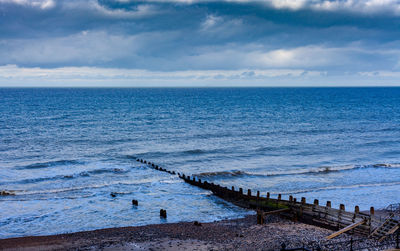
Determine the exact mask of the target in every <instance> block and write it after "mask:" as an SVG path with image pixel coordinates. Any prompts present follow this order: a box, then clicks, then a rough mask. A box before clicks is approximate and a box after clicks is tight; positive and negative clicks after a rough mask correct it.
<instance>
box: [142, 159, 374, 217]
mask: <svg viewBox="0 0 400 251" xmlns="http://www.w3.org/2000/svg"><path fill="white" fill-rule="evenodd" d="M136 160H137V161H138V162H141V163H144V164H147V165H149V166H151V167H152V168H154V169H156V170H158V171H163V172H167V173H169V174H172V175H175V174H178V176H179V177H180V178H181V179H183V180H185V181H186V182H188V183H190V184H192V185H195V186H198V187H202V188H205V189H209V190H211V191H213V192H214V193H216V194H218V195H220V196H221V195H225V194H224V192H228V193H232V192H234V194H237V192H236V191H235V188H234V187H233V186H232V189H231V190H229V189H228V188H227V187H221V186H220V185H215V184H214V183H208V182H207V181H204V183H203V182H202V181H201V179H198V180H197V181H196V179H195V177H193V180H191V179H190V177H189V176H186V175H185V174H180V173H176V172H175V171H169V170H167V169H165V168H162V167H159V166H158V165H155V164H154V163H151V162H149V161H146V160H143V159H138V158H136ZM238 193H239V195H240V196H242V195H243V188H239V191H238ZM227 195H228V194H227ZM247 197H249V198H251V197H252V195H251V189H248V190H247ZM255 198H256V199H257V201H258V200H259V199H261V196H260V191H257V196H256V197H255ZM266 199H267V200H269V199H270V193H269V192H268V193H267V196H266ZM277 200H278V201H280V200H282V195H281V194H278V199H277ZM296 200H297V199H296V198H294V197H293V196H292V195H290V196H289V202H294V203H296V202H297V201H296ZM301 204H306V198H305V197H302V198H301ZM314 205H319V201H318V200H317V199H315V200H314ZM326 207H328V208H331V207H332V203H331V201H327V202H326ZM339 210H341V211H345V205H344V204H340V206H339ZM359 212H360V208H359V206H355V208H354V213H356V214H358V213H359ZM374 214H375V209H374V207H371V208H370V215H374Z"/></svg>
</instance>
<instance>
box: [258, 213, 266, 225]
mask: <svg viewBox="0 0 400 251" xmlns="http://www.w3.org/2000/svg"><path fill="white" fill-rule="evenodd" d="M257 224H259V225H262V224H264V212H263V211H261V210H257Z"/></svg>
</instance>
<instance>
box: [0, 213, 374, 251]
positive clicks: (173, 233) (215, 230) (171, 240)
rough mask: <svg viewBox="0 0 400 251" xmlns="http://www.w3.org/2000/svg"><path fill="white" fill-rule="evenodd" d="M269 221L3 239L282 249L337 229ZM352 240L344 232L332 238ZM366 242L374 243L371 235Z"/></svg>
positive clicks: (23, 244)
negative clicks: (258, 223)
mask: <svg viewBox="0 0 400 251" xmlns="http://www.w3.org/2000/svg"><path fill="white" fill-rule="evenodd" d="M265 220H266V221H265V224H264V225H257V224H256V216H255V215H249V216H246V217H244V218H239V219H231V220H221V221H215V222H211V223H200V226H199V225H198V224H197V225H196V224H194V222H180V223H165V224H154V225H145V226H136V227H118V228H106V229H98V230H93V231H84V232H76V233H68V234H58V235H48V236H26V237H18V238H8V239H0V250H7V251H11V250H27V251H28V250H171V251H173V250H280V248H281V245H282V243H285V244H286V247H287V248H295V247H302V246H303V245H304V244H310V243H317V242H320V243H323V242H324V238H325V237H326V236H328V235H329V234H331V233H333V232H334V231H331V230H327V229H324V228H320V227H317V226H312V225H307V224H304V223H299V222H293V221H290V220H287V219H283V218H280V217H278V216H273V215H271V216H268V217H266V219H265ZM351 238H352V236H351V235H347V234H343V235H341V236H339V237H337V238H335V240H334V241H335V242H340V241H343V242H346V241H349V240H350V239H351ZM353 238H357V237H354V236H353ZM363 242H364V244H365V243H370V245H373V244H374V241H372V240H368V239H365V241H364V240H363ZM331 250H336V249H331ZM337 250H342V249H341V247H338V249H337ZM371 250H374V249H371ZM376 250H381V249H376Z"/></svg>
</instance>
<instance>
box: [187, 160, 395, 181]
mask: <svg viewBox="0 0 400 251" xmlns="http://www.w3.org/2000/svg"><path fill="white" fill-rule="evenodd" d="M364 168H365V169H366V168H400V164H397V163H396V164H385V163H382V164H373V165H344V166H321V167H317V168H311V169H310V168H302V169H294V170H282V171H271V172H267V173H249V172H244V171H239V170H233V171H221V172H204V173H199V174H194V176H198V177H215V178H229V177H236V176H247V177H273V176H290V175H307V174H309V175H314V174H315V175H318V174H328V173H334V172H344V171H350V170H355V169H364Z"/></svg>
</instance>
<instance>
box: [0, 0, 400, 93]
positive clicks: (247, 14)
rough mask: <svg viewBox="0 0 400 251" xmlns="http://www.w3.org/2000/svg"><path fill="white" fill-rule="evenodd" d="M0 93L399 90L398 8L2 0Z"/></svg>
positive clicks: (374, 2)
mask: <svg viewBox="0 0 400 251" xmlns="http://www.w3.org/2000/svg"><path fill="white" fill-rule="evenodd" d="M0 85H1V86H357V85H365V86H370V85H377V86H387V85H400V0H258V1H256V0H226V1H206V0H202V1H196V0H158V1H157V0H153V1H150V0H142V1H139V0H68V1H67V0H0Z"/></svg>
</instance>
